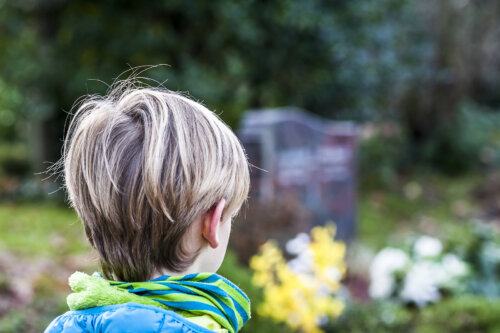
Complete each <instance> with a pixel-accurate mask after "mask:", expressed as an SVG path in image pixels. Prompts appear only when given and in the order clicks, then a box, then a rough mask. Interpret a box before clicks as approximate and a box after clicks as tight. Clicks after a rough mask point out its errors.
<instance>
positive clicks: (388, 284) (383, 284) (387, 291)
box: [368, 275, 395, 298]
mask: <svg viewBox="0 0 500 333" xmlns="http://www.w3.org/2000/svg"><path fill="white" fill-rule="evenodd" d="M394 287H395V281H394V278H393V277H392V276H389V275H387V276H379V277H377V278H375V279H372V280H371V282H370V288H369V289H368V293H369V294H370V297H371V298H389V297H390V296H391V294H392V293H393V291H394Z"/></svg>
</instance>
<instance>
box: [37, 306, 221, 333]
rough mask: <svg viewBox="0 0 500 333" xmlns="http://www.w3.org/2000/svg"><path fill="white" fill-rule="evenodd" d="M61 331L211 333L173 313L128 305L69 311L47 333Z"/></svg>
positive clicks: (153, 307) (152, 307)
mask: <svg viewBox="0 0 500 333" xmlns="http://www.w3.org/2000/svg"><path fill="white" fill-rule="evenodd" d="M59 332H75V333H76V332H151V333H153V332H155V333H160V332H172V333H175V332H183V333H209V332H212V331H210V330H208V329H206V328H204V327H201V326H198V325H196V324H194V323H192V322H191V321H189V320H187V319H185V318H183V317H182V316H180V315H178V314H176V313H175V312H173V311H169V310H164V309H161V308H158V307H155V306H150V305H143V304H136V303H125V304H117V305H108V306H100V307H95V308H89V309H85V310H78V311H68V312H66V313H65V314H63V315H61V316H59V317H57V318H56V319H54V320H53V321H52V323H51V324H50V325H49V326H48V327H47V329H46V330H45V333H59Z"/></svg>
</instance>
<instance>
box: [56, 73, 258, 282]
mask: <svg viewBox="0 0 500 333" xmlns="http://www.w3.org/2000/svg"><path fill="white" fill-rule="evenodd" d="M62 162H63V163H64V177H65V183H66V188H67V191H68V195H69V200H70V203H71V205H72V206H73V207H74V208H75V210H76V211H77V213H78V215H79V217H80V218H81V220H82V222H83V225H84V227H85V232H86V234H87V237H88V239H89V241H90V243H91V245H92V246H93V247H94V248H95V249H96V250H97V251H98V253H99V255H100V263H101V266H102V270H103V273H104V275H105V276H106V277H107V278H114V279H117V280H122V281H143V280H146V279H148V278H150V277H151V274H152V273H153V272H155V271H156V270H158V269H162V268H165V269H168V270H170V271H174V272H181V271H183V270H184V269H186V268H187V267H189V266H190V265H191V264H192V263H193V261H194V260H195V258H196V256H197V253H194V254H193V253H188V252H187V251H186V249H185V244H183V241H182V240H183V236H184V234H185V232H186V231H187V230H188V228H189V227H190V225H191V223H192V222H193V221H194V220H195V219H196V218H197V217H198V216H200V215H201V214H203V213H205V212H207V211H208V210H210V209H211V208H212V207H213V206H214V204H216V203H217V202H218V201H219V200H220V199H222V198H224V199H225V200H226V208H225V209H224V212H223V217H222V221H227V223H230V221H228V220H229V219H230V218H232V216H234V215H235V214H237V212H238V210H239V209H240V207H241V205H242V203H243V202H244V201H245V199H246V197H247V194H248V189H249V182H250V179H249V170H248V162H247V159H246V156H245V153H244V150H243V148H242V146H241V143H240V142H239V141H238V139H237V138H236V136H235V135H234V133H233V132H232V131H231V129H230V128H229V127H228V126H227V125H225V124H224V123H223V122H222V120H221V119H220V118H219V117H218V116H217V115H216V114H215V113H213V112H212V111H209V110H208V109H207V108H205V107H204V106H202V105H200V104H199V103H197V102H194V101H193V100H191V99H189V98H187V97H185V96H183V95H180V94H178V93H175V92H172V91H168V90H166V89H161V88H141V87H137V86H134V84H133V83H131V82H128V81H125V82H124V83H121V84H120V85H118V86H117V87H115V88H114V89H113V90H112V91H111V93H110V94H108V95H107V96H105V97H100V96H91V97H89V98H87V99H86V100H84V101H83V102H82V103H81V105H80V107H79V108H78V110H77V111H76V113H75V115H74V118H73V120H72V121H71V123H70V126H69V131H68V134H67V137H66V140H65V143H64V154H63V159H62Z"/></svg>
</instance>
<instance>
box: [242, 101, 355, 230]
mask: <svg viewBox="0 0 500 333" xmlns="http://www.w3.org/2000/svg"><path fill="white" fill-rule="evenodd" d="M240 128H241V129H240V131H239V133H238V134H239V137H240V140H241V141H242V143H243V145H244V147H245V150H246V153H247V155H248V158H249V161H250V163H251V164H252V166H253V167H251V191H250V197H251V198H252V199H253V200H257V201H261V202H262V201H272V200H274V199H276V198H279V197H282V196H284V195H286V196H289V195H292V196H294V197H295V198H296V199H297V201H298V202H300V203H301V204H302V205H303V206H304V207H305V208H307V210H308V211H309V212H310V213H311V215H312V224H313V225H319V224H324V223H325V222H327V221H333V222H335V223H336V225H337V234H338V237H340V238H341V239H349V238H351V237H353V236H354V233H355V220H356V214H355V212H356V209H355V203H356V153H357V148H356V147H357V127H356V125H355V124H354V123H352V122H334V121H328V120H325V119H322V118H319V117H316V116H313V115H310V114H307V113H306V112H304V111H302V110H299V109H295V108H282V109H270V110H258V111H249V112H247V113H246V114H245V117H244V118H243V121H242V126H241V127H240ZM250 209H251V207H250Z"/></svg>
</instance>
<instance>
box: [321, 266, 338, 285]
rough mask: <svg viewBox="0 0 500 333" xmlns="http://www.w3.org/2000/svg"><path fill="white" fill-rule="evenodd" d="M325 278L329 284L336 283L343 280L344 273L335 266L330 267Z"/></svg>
mask: <svg viewBox="0 0 500 333" xmlns="http://www.w3.org/2000/svg"><path fill="white" fill-rule="evenodd" d="M325 277H326V280H327V281H328V282H331V283H336V282H339V281H340V280H341V279H342V273H341V272H340V271H339V269H338V268H337V267H335V266H330V267H328V268H327V269H326V270H325Z"/></svg>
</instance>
